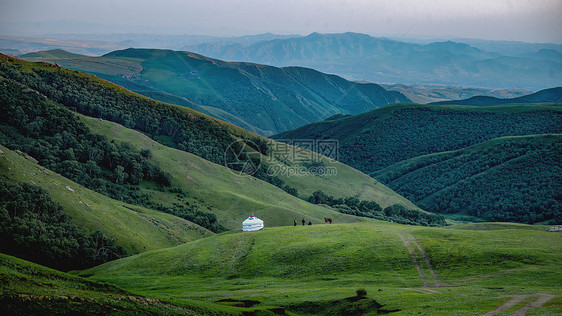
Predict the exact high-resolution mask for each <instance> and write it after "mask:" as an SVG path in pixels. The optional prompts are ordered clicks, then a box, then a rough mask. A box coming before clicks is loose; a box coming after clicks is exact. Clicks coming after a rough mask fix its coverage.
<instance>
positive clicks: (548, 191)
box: [374, 134, 562, 223]
mask: <svg viewBox="0 0 562 316" xmlns="http://www.w3.org/2000/svg"><path fill="white" fill-rule="evenodd" d="M560 157H562V135H560V134H555V135H536V136H518V137H502V138H496V139H493V140H490V141H486V142H483V143H480V144H477V145H474V146H471V147H468V148H463V149H459V150H455V151H449V152H443V153H436V154H429V155H425V156H419V157H415V158H411V159H408V160H405V161H401V162H399V163H397V164H394V165H391V166H389V167H387V168H384V169H382V170H380V171H378V172H376V173H375V174H374V177H375V178H377V179H379V180H380V181H382V182H384V183H386V184H388V185H389V186H390V187H391V188H392V189H394V190H396V191H397V192H399V193H401V194H403V195H404V196H406V197H408V198H409V199H411V200H412V201H414V202H415V203H416V204H418V205H420V206H421V207H423V208H424V209H426V210H429V211H432V212H438V213H457V214H466V215H471V216H476V217H480V218H484V219H486V220H488V221H498V220H501V221H521V222H527V223H536V222H543V221H551V222H552V223H562V205H561V203H562V200H561V199H560V194H559V192H562V163H561V162H560ZM459 197H462V198H459Z"/></svg>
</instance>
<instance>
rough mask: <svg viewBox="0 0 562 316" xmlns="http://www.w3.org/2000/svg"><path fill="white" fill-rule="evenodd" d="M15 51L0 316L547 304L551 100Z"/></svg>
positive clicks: (1, 182) (118, 54)
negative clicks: (436, 100)
mask: <svg viewBox="0 0 562 316" xmlns="http://www.w3.org/2000/svg"><path fill="white" fill-rule="evenodd" d="M471 50H472V49H471ZM471 54H480V53H479V52H478V50H477V49H474V50H472V52H471ZM546 55H550V54H546ZM26 58H28V59H30V60H35V61H41V62H30V61H24V60H21V59H17V58H14V57H11V56H7V55H1V54H0V112H2V113H3V115H2V116H0V239H1V240H2V242H1V243H0V252H1V253H0V279H1V280H2V282H0V313H1V314H6V315H12V314H37V313H45V314H76V313H78V314H107V313H114V314H169V315H177V314H188V315H294V314H304V315H308V314H324V315H348V314H351V313H353V314H357V315H362V314H371V315H372V314H383V313H385V314H386V313H404V314H414V313H415V314H444V315H452V314H458V313H459V311H467V312H470V313H477V314H486V313H492V314H494V313H497V312H498V311H503V312H506V313H513V314H524V313H525V312H526V311H527V310H531V312H536V313H545V314H555V313H556V312H558V311H559V310H560V302H559V297H560V295H561V294H562V292H561V290H560V287H559V286H558V285H559V284H558V283H559V280H560V278H561V276H562V272H560V269H559V266H560V262H561V255H560V254H561V253H562V251H561V250H562V248H561V247H562V242H561V241H562V239H561V238H562V236H561V235H560V234H559V233H556V232H549V231H547V230H548V229H549V227H547V226H546V224H548V225H552V224H559V223H561V222H562V197H561V195H560V192H562V164H561V160H560V159H559V158H560V156H562V107H561V103H558V101H559V99H560V88H554V89H548V90H544V91H538V92H536V93H534V94H531V95H527V96H517V95H515V96H513V97H514V98H509V99H508V98H507V97H508V96H510V95H508V94H507V95H505V98H502V99H493V98H491V99H490V100H499V101H497V102H503V103H510V102H512V103H513V104H504V105H493V102H489V103H490V104H485V105H488V106H469V105H461V104H446V105H436V104H427V105H426V104H423V105H422V104H412V103H400V104H392V103H395V102H405V101H408V98H407V97H405V96H404V95H402V94H400V93H399V92H389V91H387V90H385V89H384V88H382V87H381V86H379V85H376V84H370V83H360V82H350V81H347V80H344V79H342V78H340V77H338V76H334V75H327V74H324V73H320V72H318V71H315V70H312V69H307V68H300V67H285V68H276V67H271V66H264V65H259V64H252V63H243V62H224V61H221V60H216V59H212V58H208V57H204V56H201V55H198V54H195V53H189V52H177V51H171V50H155V49H127V50H121V51H114V52H111V53H109V54H106V55H104V56H102V57H89V56H83V55H77V54H75V53H70V52H66V51H61V50H54V51H44V52H38V53H33V54H29V55H27V57H26ZM45 61H48V62H45ZM64 66H68V67H69V68H73V69H75V70H70V69H67V68H65V67H64ZM76 69H82V70H87V72H88V73H89V74H88V73H84V72H80V71H77V70H76ZM108 80H109V81H108ZM118 84H120V85H122V86H120V85H118ZM398 88H400V89H405V88H404V87H398ZM417 89H419V90H416V91H415V95H417V96H419V97H426V98H431V93H432V92H430V90H425V91H422V89H421V88H419V87H418V88H417ZM137 92H139V93H142V94H139V93H137ZM451 93H458V94H459V95H460V94H462V93H463V92H460V91H458V90H457V91H452V92H451ZM501 93H510V92H501ZM150 97H153V98H150ZM155 99H160V101H158V100H155ZM426 100H427V101H430V100H429V99H426ZM163 101H168V102H170V103H166V102H163ZM462 102H465V101H462ZM466 102H468V101H466ZM494 102H495V101H494ZM171 103H176V104H171ZM482 105H484V104H482ZM198 110H201V112H205V113H208V114H211V115H213V116H215V117H218V118H220V119H217V118H214V117H212V116H209V115H207V114H205V113H201V112H200V111H198ZM221 119H224V120H226V119H228V120H229V122H232V123H228V122H225V121H223V120H221ZM321 119H324V120H323V121H319V120H321ZM307 120H310V121H311V122H314V123H311V124H308V125H304V126H301V127H298V128H296V129H294V130H289V131H284V132H282V133H280V134H277V135H274V136H273V138H274V139H277V140H272V139H268V138H266V137H264V136H262V135H269V134H271V133H273V132H278V131H283V130H286V129H289V128H293V127H297V126H300V125H303V124H307V122H308V121H307ZM237 125H238V126H237ZM242 127H243V128H242ZM244 128H247V129H244ZM250 130H253V131H256V132H259V133H261V134H262V135H259V134H256V133H254V132H252V131H250ZM321 145H322V146H321ZM326 145H329V146H326ZM298 146H302V147H298ZM327 149H328V150H327ZM315 151H316V152H315ZM344 163H346V164H344ZM347 164H349V166H348V165H347ZM354 167H355V168H357V169H354ZM359 170H362V171H363V172H365V173H363V172H361V171H359ZM432 212H435V213H432ZM250 215H256V216H258V217H259V218H261V219H262V220H264V222H265V225H266V226H265V228H264V229H263V230H261V231H250V232H244V231H240V230H241V226H242V225H241V224H242V221H243V220H244V219H246V218H248V216H250ZM301 218H302V221H303V222H302V223H303V225H300V220H301ZM328 218H329V221H328ZM485 220H487V221H512V222H521V223H528V224H534V225H527V224H517V223H490V222H488V223H478V222H481V221H485ZM295 221H298V222H299V225H298V226H297V225H294V224H293V223H294V222H295ZM307 221H308V225H304V223H305V222H307ZM466 222H470V223H466ZM463 223H464V224H463ZM402 224H409V225H402ZM554 228H555V227H554ZM14 256H15V257H14ZM26 260H29V261H26ZM55 269H56V270H55ZM57 270H58V271H57ZM61 271H69V272H68V273H65V272H61Z"/></svg>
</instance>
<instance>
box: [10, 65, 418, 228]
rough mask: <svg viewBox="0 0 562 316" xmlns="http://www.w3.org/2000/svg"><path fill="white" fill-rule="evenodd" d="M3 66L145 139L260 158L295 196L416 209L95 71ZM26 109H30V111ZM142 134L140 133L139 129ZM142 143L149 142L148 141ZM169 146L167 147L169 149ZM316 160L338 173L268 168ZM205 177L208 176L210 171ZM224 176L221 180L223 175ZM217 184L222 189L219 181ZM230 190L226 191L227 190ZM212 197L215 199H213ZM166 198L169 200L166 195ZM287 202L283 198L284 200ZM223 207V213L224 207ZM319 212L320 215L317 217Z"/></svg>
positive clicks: (370, 184) (359, 179)
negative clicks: (320, 196) (316, 195)
mask: <svg viewBox="0 0 562 316" xmlns="http://www.w3.org/2000/svg"><path fill="white" fill-rule="evenodd" d="M0 65H1V66H2V68H1V69H0V70H2V73H3V75H4V76H6V77H9V78H13V79H14V80H16V81H18V82H25V83H26V84H27V85H29V86H30V87H32V88H33V89H37V90H38V91H40V92H41V93H43V94H45V95H47V96H48V97H49V99H51V100H54V101H57V102H60V103H62V104H63V105H66V106H70V107H74V108H76V110H77V111H78V112H81V113H85V114H88V115H91V116H95V117H100V118H103V119H107V120H113V121H116V122H119V123H121V124H124V125H125V126H127V127H130V128H134V129H136V130H138V131H141V132H143V133H144V135H147V136H148V137H144V136H143V137H144V138H143V139H149V138H152V139H155V140H157V141H159V142H161V143H163V144H166V145H167V146H171V147H175V148H177V149H180V150H182V151H183V154H185V152H190V153H193V154H195V155H198V156H200V157H202V158H205V159H207V160H210V161H212V162H215V163H219V164H223V165H224V164H225V163H227V164H228V163H230V162H234V163H237V162H252V163H254V161H253V160H251V159H258V160H261V162H262V163H261V165H260V166H259V170H257V171H258V172H257V173H255V174H254V175H255V176H256V177H258V178H260V179H264V180H267V181H269V182H271V183H274V184H275V185H276V186H278V187H283V188H287V186H289V187H291V188H296V189H297V190H298V192H297V193H296V195H298V196H300V197H302V198H307V197H308V196H310V195H311V194H312V192H314V191H316V190H318V189H321V190H323V191H324V192H326V193H327V194H330V195H333V196H335V197H349V196H356V195H357V196H358V197H359V198H360V199H364V200H374V201H377V203H379V204H381V205H382V206H387V205H391V204H402V205H404V206H406V207H408V208H415V206H413V204H412V203H411V202H409V201H408V200H406V199H404V198H403V197H401V196H399V195H397V194H395V193H393V192H392V190H390V189H388V188H387V187H385V186H384V185H382V184H380V183H378V182H376V181H375V180H374V179H372V178H370V177H368V176H366V175H364V174H362V173H360V172H358V171H357V170H354V169H352V168H349V167H347V166H345V165H343V164H341V163H337V162H334V161H330V160H328V159H327V158H325V157H320V156H318V155H316V156H314V157H308V158H307V157H306V156H305V158H304V159H300V161H294V160H287V159H281V158H279V157H282V156H284V155H285V156H286V152H285V151H284V150H280V149H279V148H282V149H287V147H285V146H280V144H278V143H276V142H272V141H269V140H267V139H264V138H262V137H259V136H258V135H255V134H253V133H250V132H248V131H246V130H243V129H241V128H238V127H235V126H233V125H230V124H227V123H224V122H221V121H218V120H215V119H212V118H210V117H208V116H206V115H203V114H201V113H199V112H196V111H193V110H191V109H188V108H185V107H180V106H174V105H169V104H165V103H161V102H157V101H154V100H151V99H148V98H146V97H142V96H139V95H137V94H134V93H131V92H130V91H127V90H125V89H123V88H121V87H119V86H115V85H113V84H110V83H108V82H107V81H104V80H100V79H98V78H95V77H93V76H89V75H85V74H82V73H78V72H73V71H69V70H66V69H64V68H59V67H56V66H51V65H48V64H37V63H29V62H24V61H19V60H16V59H11V58H7V57H6V58H4V59H3V62H2V63H1V64H0ZM23 90H25V89H23ZM25 91H27V90H25ZM30 91H33V90H30ZM18 93H19V90H18ZM31 95H33V94H31ZM28 97H29V96H28ZM86 100H87V101H86ZM23 111H24V112H25V110H23ZM98 121H99V120H98ZM99 122H100V124H101V123H103V122H102V121H99ZM102 130H103V129H102ZM98 132H99V133H102V134H104V133H107V132H103V131H101V130H100V131H98ZM137 135H141V134H140V133H137ZM110 138H111V137H110ZM121 141H126V142H135V139H134V138H132V139H130V140H129V139H121ZM143 142H145V141H144V140H143ZM143 142H140V143H139V142H137V143H136V145H137V147H135V148H138V149H139V150H140V149H142V148H143V147H138V146H141V145H143V146H144V143H143ZM153 143H154V142H153ZM154 144H155V143H154ZM248 144H250V145H248ZM234 145H236V146H238V147H236V146H234ZM147 146H148V145H147ZM151 146H152V145H151ZM229 146H234V147H232V148H234V149H237V150H241V151H242V152H241V153H240V154H237V155H236V156H233V155H231V154H230V151H229V150H228V149H229V148H230V147H229ZM169 149H170V148H167V150H169ZM288 149H289V150H290V151H291V152H292V150H293V149H294V148H293V147H289V148H288ZM257 150H259V152H258V151H257ZM177 152H179V151H177ZM309 153H310V152H309ZM249 155H252V156H253V157H254V158H250V157H249ZM181 159H184V158H181ZM225 160H226V161H225ZM319 160H321V162H320V161H319ZM314 163H319V164H320V165H322V164H324V165H326V166H327V167H335V170H336V172H335V173H334V174H330V175H322V174H311V173H308V174H305V175H294V174H289V173H288V172H277V173H274V172H273V171H271V170H269V169H270V167H272V166H283V167H295V168H296V167H299V168H302V167H303V166H304V167H307V168H308V167H309V166H310V165H311V164H314ZM217 167H218V166H217ZM174 168H175V166H170V167H168V169H167V171H168V172H169V173H171V174H173V175H176V172H175V169H174ZM222 170H224V171H223V172H226V171H227V170H228V169H225V168H223V169H222ZM237 170H240V169H237ZM236 173H240V172H236ZM203 176H204V177H208V174H204V175H203ZM219 181H222V179H220V180H219ZM248 181H255V178H253V177H250V178H249V180H248ZM258 183H261V182H258ZM217 188H218V190H220V187H219V186H217ZM206 189H207V188H206ZM190 190H191V188H186V190H185V191H190ZM213 191H214V189H211V190H209V191H208V192H209V194H211V196H212V193H210V192H213ZM228 191H229V190H225V192H228ZM230 191H231V192H233V193H232V197H231V198H230V199H229V200H228V201H232V200H233V199H236V198H237V197H238V196H244V195H245V193H243V192H240V190H239V189H236V190H230ZM176 193H178V192H176ZM180 193H181V192H180ZM262 196H263V198H259V199H257V200H256V201H258V204H259V203H261V201H263V200H268V199H269V196H270V194H265V195H262ZM281 196H282V198H280V199H281V200H291V199H292V198H291V197H289V196H288V195H286V194H284V193H283V194H282V195H281ZM197 199H198V200H199V201H198V202H196V203H197V204H198V205H201V204H205V203H207V202H206V201H204V200H203V199H202V198H200V197H199V198H197ZM209 199H210V200H212V199H213V198H209ZM162 200H166V199H164V198H162ZM176 200H177V198H176V197H174V198H170V199H169V201H176ZM225 201H227V200H225ZM190 202H193V201H190ZM299 203H301V202H299ZM283 204H284V203H281V205H283ZM254 205H256V204H254ZM230 207H231V206H229V208H230ZM298 208H299V207H297V209H298ZM259 209H261V208H259ZM253 210H255V208H254V207H253V206H252V207H251V208H250V207H245V208H242V209H241V210H240V212H245V213H247V212H248V211H249V212H251V211H253ZM297 211H298V210H297ZM221 212H224V210H223V211H221ZM256 215H257V214H256ZM291 216H292V215H291ZM314 217H315V218H318V216H314ZM225 220H226V221H227V222H229V221H234V219H232V218H229V219H225ZM237 226H238V225H237Z"/></svg>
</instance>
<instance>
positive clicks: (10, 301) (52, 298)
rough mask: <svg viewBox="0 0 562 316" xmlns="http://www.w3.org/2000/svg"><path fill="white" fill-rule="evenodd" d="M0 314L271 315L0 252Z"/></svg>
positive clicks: (259, 309)
mask: <svg viewBox="0 0 562 316" xmlns="http://www.w3.org/2000/svg"><path fill="white" fill-rule="evenodd" d="M0 280H1V281H2V282H0V313H2V314H3V315H33V314H41V315H45V314H53V315H59V314H63V315H68V314H80V315H84V314H87V315H131V314H137V315H241V314H242V313H243V312H246V313H254V314H259V315H273V314H274V313H273V312H271V311H269V310H268V308H267V307H261V306H260V307H255V308H239V307H234V306H228V305H226V306H225V305H219V304H214V303H206V302H201V301H189V300H184V301H183V302H181V303H180V304H174V303H171V302H167V301H162V300H159V299H154V298H150V297H144V296H141V295H138V294H135V293H132V292H129V291H125V290H123V289H121V288H118V287H115V286H113V285H110V284H107V283H104V282H96V281H91V280H87V279H84V278H81V277H77V276H74V275H70V274H67V273H63V272H59V271H57V270H53V269H49V268H46V267H43V266H40V265H38V264H34V263H31V262H29V261H25V260H21V259H18V258H15V257H12V256H7V255H4V254H0Z"/></svg>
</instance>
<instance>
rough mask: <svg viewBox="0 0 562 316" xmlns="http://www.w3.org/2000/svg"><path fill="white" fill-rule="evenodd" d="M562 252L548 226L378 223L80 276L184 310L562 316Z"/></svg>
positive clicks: (171, 252) (244, 240)
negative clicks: (377, 309)
mask: <svg viewBox="0 0 562 316" xmlns="http://www.w3.org/2000/svg"><path fill="white" fill-rule="evenodd" d="M561 250H562V235H561V234H559V233H551V232H547V231H546V227H542V226H529V225H522V224H507V223H484V224H465V225H457V226H451V227H448V228H427V227H415V226H405V225H398V224H391V223H386V222H379V221H371V222H364V223H354V224H331V225H330V224H322V225H312V226H305V227H302V226H297V227H276V228H267V229H264V230H263V231H259V232H227V233H223V234H219V235H216V236H212V237H209V238H204V239H200V240H197V241H193V242H189V243H186V244H184V245H180V246H177V247H173V248H168V249H160V250H155V251H150V252H146V253H143V254H139V255H136V256H132V257H128V258H124V259H120V260H117V261H113V262H109V263H106V264H103V265H101V266H98V267H95V268H92V269H90V270H86V271H82V272H77V274H78V275H82V276H87V277H89V278H90V279H92V280H97V281H105V282H110V283H112V284H115V285H117V286H119V287H122V288H124V289H127V290H131V291H135V292H136V293H139V294H142V295H146V296H150V297H155V298H159V299H164V300H168V301H171V302H177V303H178V304H181V302H183V301H184V300H185V301H190V300H198V301H199V300H201V301H205V302H209V303H211V302H217V301H219V300H233V301H244V300H251V301H258V302H259V304H258V305H257V306H259V305H264V306H282V307H284V308H285V309H287V310H289V311H291V310H293V311H297V312H298V311H304V312H305V314H306V310H307V309H306V306H310V305H311V304H313V303H314V304H317V305H312V306H316V307H319V306H331V305H333V304H336V303H334V302H336V301H338V302H339V301H341V300H342V299H345V298H349V297H353V296H355V291H356V290H357V289H360V288H362V289H365V290H366V291H367V297H369V298H370V299H374V300H375V301H376V302H378V303H379V304H381V305H382V307H381V309H383V310H387V311H392V310H399V311H397V312H396V314H397V315H410V314H418V313H421V314H426V315H451V314H456V315H476V314H484V313H486V312H490V311H494V310H495V309H496V308H498V307H499V306H501V305H502V304H504V303H506V302H508V301H509V300H511V299H512V298H514V297H523V298H524V299H522V300H521V301H520V302H519V303H517V304H514V306H511V307H509V308H507V309H506V310H505V311H504V312H503V313H504V314H512V313H514V312H515V311H517V310H519V309H521V308H523V307H524V306H525V305H526V304H528V303H530V302H531V301H535V300H538V299H539V298H541V295H547V294H548V295H552V296H553V297H550V296H548V297H549V298H550V299H549V300H548V301H547V302H546V303H545V304H544V305H543V306H541V307H537V308H534V309H531V310H530V311H529V313H528V314H529V315H535V314H537V315H538V314H549V313H555V312H560V310H561V309H562V301H561V299H560V295H561V294H562V290H561V289H560V287H559V283H560V280H562V272H561V271H560V269H559V267H560V265H561V264H562V255H561V254H560V253H561ZM418 267H419V270H418ZM348 307H349V306H348ZM326 308H327V307H326ZM316 312H317V313H323V312H322V310H318V311H316Z"/></svg>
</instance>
